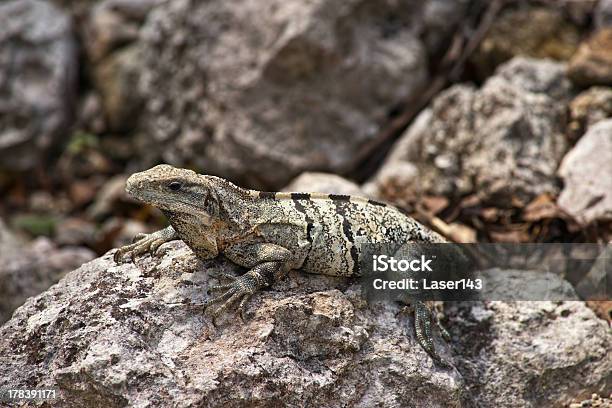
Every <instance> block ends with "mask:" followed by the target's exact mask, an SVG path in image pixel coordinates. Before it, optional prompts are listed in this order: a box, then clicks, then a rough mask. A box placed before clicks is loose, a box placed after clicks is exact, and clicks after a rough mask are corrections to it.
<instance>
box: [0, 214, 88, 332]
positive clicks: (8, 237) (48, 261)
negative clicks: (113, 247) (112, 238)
mask: <svg viewBox="0 0 612 408" xmlns="http://www.w3.org/2000/svg"><path fill="white" fill-rule="evenodd" d="M94 256H95V255H94V253H93V252H92V251H90V250H88V249H85V248H79V247H66V248H57V247H56V246H55V245H54V244H53V243H51V241H49V240H48V239H46V238H38V239H37V240H35V241H34V242H32V243H31V244H24V243H23V242H21V241H20V240H19V239H18V238H17V237H15V236H14V235H13V234H11V232H10V231H8V229H7V228H6V226H5V225H4V224H3V223H2V221H0V324H2V323H4V322H5V321H7V320H8V319H9V318H10V317H11V314H12V313H13V311H14V310H15V309H16V308H17V307H19V306H20V305H22V304H23V302H25V300H26V299H27V298H28V297H30V296H34V295H37V294H39V293H40V292H42V291H44V290H46V289H47V288H48V287H49V286H51V285H52V284H54V283H55V282H57V281H58V280H59V279H60V278H61V277H62V276H63V275H64V274H65V273H66V272H69V271H71V270H73V269H74V268H77V267H78V266H80V265H81V264H82V263H84V262H87V261H89V260H91V259H93V258H94Z"/></svg>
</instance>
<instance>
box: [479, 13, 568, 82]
mask: <svg viewBox="0 0 612 408" xmlns="http://www.w3.org/2000/svg"><path fill="white" fill-rule="evenodd" d="M579 38H580V37H579V33H578V29H577V27H576V26H574V25H573V24H572V23H571V22H569V21H568V20H566V18H565V17H564V16H563V12H562V10H561V9H560V8H554V7H548V8H547V7H521V8H518V9H507V10H505V11H504V12H502V13H501V15H500V16H499V18H498V19H497V20H496V22H495V24H493V26H492V27H491V29H490V30H489V31H488V32H487V35H486V36H485V38H484V39H483V40H482V41H481V43H480V45H479V47H478V49H477V50H476V52H475V53H474V55H473V56H472V57H471V60H472V63H473V64H474V66H475V67H476V69H477V71H478V73H479V75H480V77H481V78H486V77H487V76H489V75H490V74H491V73H492V72H493V71H494V70H495V68H496V67H497V66H498V65H500V64H501V63H504V62H506V61H508V60H509V59H512V58H513V57H516V56H525V57H534V58H552V59H556V60H568V59H570V57H571V56H572V55H573V54H574V51H575V50H576V48H577V47H578V44H579Z"/></svg>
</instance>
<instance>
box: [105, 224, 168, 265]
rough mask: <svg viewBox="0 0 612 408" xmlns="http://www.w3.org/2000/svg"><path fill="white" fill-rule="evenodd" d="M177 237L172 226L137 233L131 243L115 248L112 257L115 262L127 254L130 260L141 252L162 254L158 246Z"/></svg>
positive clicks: (120, 260) (118, 261) (120, 261)
mask: <svg viewBox="0 0 612 408" xmlns="http://www.w3.org/2000/svg"><path fill="white" fill-rule="evenodd" d="M175 239H177V237H176V233H175V232H174V229H172V227H168V228H164V229H163V230H160V231H157V232H154V233H152V234H138V235H136V236H135V237H134V240H133V242H132V243H131V244H129V245H125V246H122V247H121V248H119V249H117V252H115V255H114V256H113V259H114V260H115V262H116V263H118V264H119V263H122V262H123V258H124V257H125V256H126V255H127V256H129V257H130V258H131V259H132V260H133V259H134V258H135V257H137V256H139V255H142V254H145V253H147V252H148V253H150V254H151V256H153V255H155V256H159V255H162V252H161V251H159V247H161V246H162V245H163V244H165V243H166V242H169V241H173V240H175Z"/></svg>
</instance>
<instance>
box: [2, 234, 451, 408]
mask: <svg viewBox="0 0 612 408" xmlns="http://www.w3.org/2000/svg"><path fill="white" fill-rule="evenodd" d="M168 247H170V248H169V249H168V252H167V254H166V255H165V256H164V257H163V258H161V259H151V258H150V257H144V258H139V259H138V260H137V262H136V264H131V263H130V264H123V265H121V266H117V265H115V264H114V262H113V261H112V256H111V254H107V255H105V256H104V257H102V258H98V259H97V260H94V261H92V262H90V263H87V264H85V265H83V266H82V267H81V268H79V269H77V270H75V271H73V272H71V273H69V274H68V275H67V276H66V277H65V278H64V279H63V280H62V281H61V282H60V283H59V284H57V285H55V286H53V287H52V288H50V289H49V290H48V291H47V292H45V293H43V294H41V295H40V296H38V297H36V298H31V299H29V300H28V301H27V302H26V304H25V305H24V306H22V307H21V308H19V309H18V310H17V311H16V312H15V314H14V316H13V319H12V320H11V321H9V322H8V323H6V324H5V325H4V326H2V327H1V328H0V387H1V388H7V387H19V386H21V387H25V386H26V384H27V386H28V387H30V388H31V387H34V386H36V387H43V386H46V387H49V386H55V387H58V388H59V390H60V393H59V394H60V399H59V401H58V402H57V404H58V405H59V406H79V407H94V406H105V407H119V406H126V405H129V406H133V407H144V406H155V407H163V406H174V407H186V406H209V407H214V406H224V407H236V406H240V407H244V406H276V405H279V406H280V405H283V406H301V405H304V404H306V405H309V406H325V407H336V406H337V407H340V406H356V407H370V406H373V405H377V404H381V405H384V406H389V407H405V406H445V407H459V406H461V401H460V398H461V389H462V381H461V378H460V376H459V374H458V372H457V371H455V370H444V369H440V368H439V367H435V366H434V365H433V363H432V361H431V359H430V358H429V356H428V355H427V354H426V353H425V352H424V351H423V350H422V349H420V347H419V346H418V344H417V343H416V340H415V338H414V336H413V334H412V331H411V329H409V328H408V327H409V326H410V324H411V319H409V318H407V317H406V316H405V315H403V314H402V313H398V312H399V310H398V307H396V306H391V305H389V306H385V305H382V304H379V305H374V306H370V307H367V306H366V305H365V302H364V301H363V300H362V298H361V293H360V290H359V287H358V286H357V285H350V283H349V282H347V281H346V280H342V279H340V278H331V277H324V276H317V275H312V276H304V275H302V274H300V273H292V274H290V276H289V278H288V279H286V280H285V281H284V282H282V283H279V284H276V285H275V286H274V288H273V289H272V290H268V291H264V292H262V293H260V294H258V295H257V296H255V297H254V299H253V300H252V301H251V302H250V304H249V306H248V313H249V317H248V319H247V322H246V324H241V323H240V321H239V319H236V318H234V316H232V315H229V316H226V317H225V318H222V319H220V320H219V321H218V322H217V323H218V327H217V328H215V327H213V326H212V325H211V320H210V318H209V317H208V316H205V315H203V314H202V307H201V306H200V305H201V304H202V302H203V301H205V299H206V298H207V295H206V292H207V288H208V287H209V283H208V280H209V279H210V275H212V274H213V273H220V272H226V273H234V272H235V268H233V267H232V266H231V265H229V264H227V263H224V261H221V260H215V261H209V262H207V263H205V264H202V263H201V262H199V261H197V258H195V257H194V256H193V255H192V254H191V252H190V251H189V250H188V249H187V248H186V247H185V246H184V245H183V244H182V243H178V242H175V243H172V244H168ZM212 282H213V283H214V284H217V281H216V280H215V279H213V280H212ZM437 346H438V348H439V349H440V350H441V352H442V354H443V355H444V356H445V357H447V358H448V353H449V348H448V346H446V345H444V344H442V343H441V342H440V343H439V344H438V345H437Z"/></svg>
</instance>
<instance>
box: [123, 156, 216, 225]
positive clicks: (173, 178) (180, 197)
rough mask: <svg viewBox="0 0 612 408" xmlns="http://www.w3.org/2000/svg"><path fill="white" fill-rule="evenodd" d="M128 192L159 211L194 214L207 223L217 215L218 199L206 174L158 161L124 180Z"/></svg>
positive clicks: (212, 220)
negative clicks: (153, 165) (159, 163)
mask: <svg viewBox="0 0 612 408" xmlns="http://www.w3.org/2000/svg"><path fill="white" fill-rule="evenodd" d="M125 189H126V191H127V192H128V194H129V195H130V196H132V197H134V198H136V199H138V200H140V201H143V202H145V203H147V204H151V205H152V206H154V207H157V208H159V209H160V210H163V211H168V212H170V213H178V214H189V215H193V216H196V217H197V219H198V220H200V222H202V223H204V224H205V225H211V224H212V223H213V222H214V221H215V219H217V218H218V216H219V199H218V196H217V194H216V192H215V187H214V185H212V183H211V182H210V181H209V180H208V177H207V176H203V175H199V174H197V173H196V172H194V171H192V170H187V169H179V168H176V167H172V166H169V165H167V164H161V165H159V166H155V167H153V168H150V169H149V170H146V171H142V172H140V173H135V174H133V175H131V176H130V178H128V180H127V183H126V188H125Z"/></svg>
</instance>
